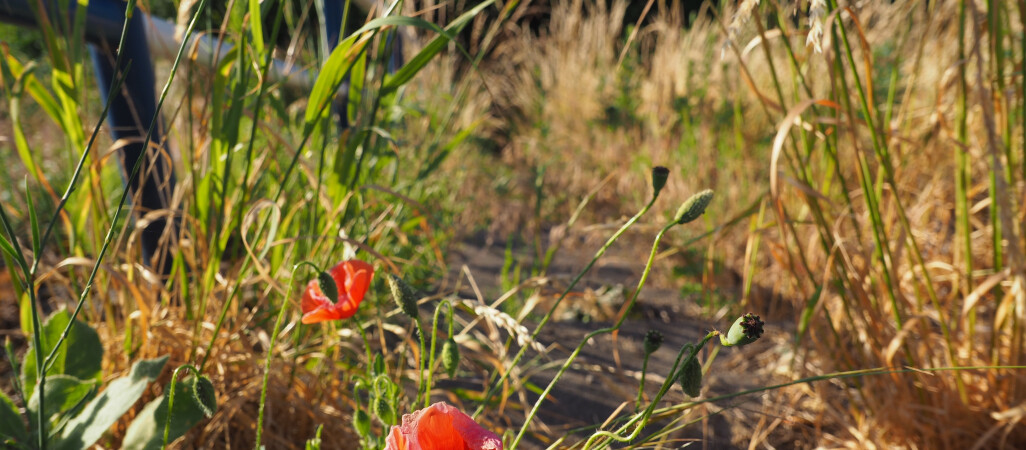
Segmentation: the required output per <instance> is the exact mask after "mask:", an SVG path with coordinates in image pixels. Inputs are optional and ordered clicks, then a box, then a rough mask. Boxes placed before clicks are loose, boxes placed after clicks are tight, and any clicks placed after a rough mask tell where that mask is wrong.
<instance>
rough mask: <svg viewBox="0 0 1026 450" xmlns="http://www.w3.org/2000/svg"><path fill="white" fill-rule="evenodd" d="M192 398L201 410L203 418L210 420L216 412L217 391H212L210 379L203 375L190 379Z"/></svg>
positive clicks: (212, 386) (212, 385)
mask: <svg viewBox="0 0 1026 450" xmlns="http://www.w3.org/2000/svg"><path fill="white" fill-rule="evenodd" d="M192 397H193V399H194V400H196V404H197V405H199V407H200V409H201V410H203V415H204V416H207V417H208V418H210V417H213V416H214V413H215V412H217V391H215V390H214V383H211V382H210V378H207V377H206V376H204V375H199V376H196V377H193V378H192Z"/></svg>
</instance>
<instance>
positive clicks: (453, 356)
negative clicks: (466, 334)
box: [442, 337, 460, 378]
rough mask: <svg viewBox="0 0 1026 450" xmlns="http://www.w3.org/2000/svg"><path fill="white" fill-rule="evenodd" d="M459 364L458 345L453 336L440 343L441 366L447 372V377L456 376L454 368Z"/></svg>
mask: <svg viewBox="0 0 1026 450" xmlns="http://www.w3.org/2000/svg"><path fill="white" fill-rule="evenodd" d="M459 365H460V346H459V345H456V341H455V340H453V338H451V337H450V338H449V340H447V341H445V344H442V367H445V372H446V373H448V374H449V378H452V377H454V376H456V368H457V367H459Z"/></svg>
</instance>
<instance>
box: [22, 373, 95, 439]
mask: <svg viewBox="0 0 1026 450" xmlns="http://www.w3.org/2000/svg"><path fill="white" fill-rule="evenodd" d="M96 384H97V383H96V382H95V381H83V380H79V379H78V378H75V377H72V376H68V375H50V376H47V377H46V411H44V412H43V416H44V417H46V418H47V419H48V420H49V419H52V418H53V417H54V416H55V415H57V414H61V413H68V412H71V410H72V409H74V408H75V406H77V405H79V404H80V403H82V401H83V400H85V399H86V398H87V397H89V396H90V394H91V393H92V392H93V388H94V387H95V386H96ZM38 410H39V390H36V391H35V392H34V393H33V394H32V398H30V399H29V401H28V417H29V421H30V422H32V424H31V428H32V430H33V431H34V432H35V430H38V429H39V424H37V423H35V420H36V411H38Z"/></svg>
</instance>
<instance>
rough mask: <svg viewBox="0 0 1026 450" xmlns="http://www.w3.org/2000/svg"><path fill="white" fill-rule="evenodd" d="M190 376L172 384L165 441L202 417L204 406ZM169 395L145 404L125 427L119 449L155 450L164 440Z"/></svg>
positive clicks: (177, 435) (172, 439)
mask: <svg viewBox="0 0 1026 450" xmlns="http://www.w3.org/2000/svg"><path fill="white" fill-rule="evenodd" d="M191 380H192V379H191V378H189V379H186V380H183V381H181V382H178V383H176V384H175V404H174V408H175V409H174V411H172V413H171V426H170V428H169V432H168V443H171V442H174V440H175V439H178V438H179V437H182V435H184V434H185V433H186V432H187V431H189V429H191V428H192V427H194V426H195V425H196V424H197V423H199V421H201V420H203V417H204V416H203V408H202V407H200V405H199V403H197V402H196V397H195V396H194V395H193V393H192V391H193V387H192V386H193V383H192V382H191ZM167 403H168V396H167V395H162V396H161V397H160V398H158V399H156V400H153V401H152V402H150V403H149V404H147V405H146V407H145V408H143V409H142V411H140V412H139V415H137V416H135V420H133V421H132V424H131V425H129V426H128V430H127V431H126V432H125V438H124V439H123V440H122V441H121V448H122V450H158V449H160V448H161V447H162V445H161V444H162V443H163V442H164V422H165V421H166V420H167Z"/></svg>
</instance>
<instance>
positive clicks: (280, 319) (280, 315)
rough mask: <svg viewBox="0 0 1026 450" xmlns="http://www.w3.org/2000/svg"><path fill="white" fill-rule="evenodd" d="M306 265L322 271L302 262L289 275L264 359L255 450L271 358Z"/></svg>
mask: <svg viewBox="0 0 1026 450" xmlns="http://www.w3.org/2000/svg"><path fill="white" fill-rule="evenodd" d="M304 265H306V266H310V267H313V268H314V270H316V271H317V273H318V274H319V273H320V272H321V269H320V268H319V267H317V265H315V264H313V263H311V262H309V261H301V262H300V263H299V264H296V265H295V266H294V267H293V268H292V274H291V275H289V286H288V289H286V290H285V297H284V298H283V299H282V302H281V307H280V308H279V309H278V318H277V319H275V321H274V331H272V332H271V341H270V344H268V347H267V357H266V358H265V359H264V379H263V381H262V382H261V385H260V407H259V409H258V412H257V429H256V444H254V446H253V448H255V449H257V450H259V449H260V439H261V437H262V436H263V432H264V406H265V405H266V404H267V382H268V381H269V380H270V378H271V358H272V357H273V355H274V344H275V342H278V333H280V332H281V323H282V322H283V321H284V320H285V311H287V310H288V308H287V306H288V304H289V298H290V297H291V296H292V285H293V284H294V281H295V279H296V271H297V270H299V268H300V267H303V266H304Z"/></svg>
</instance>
